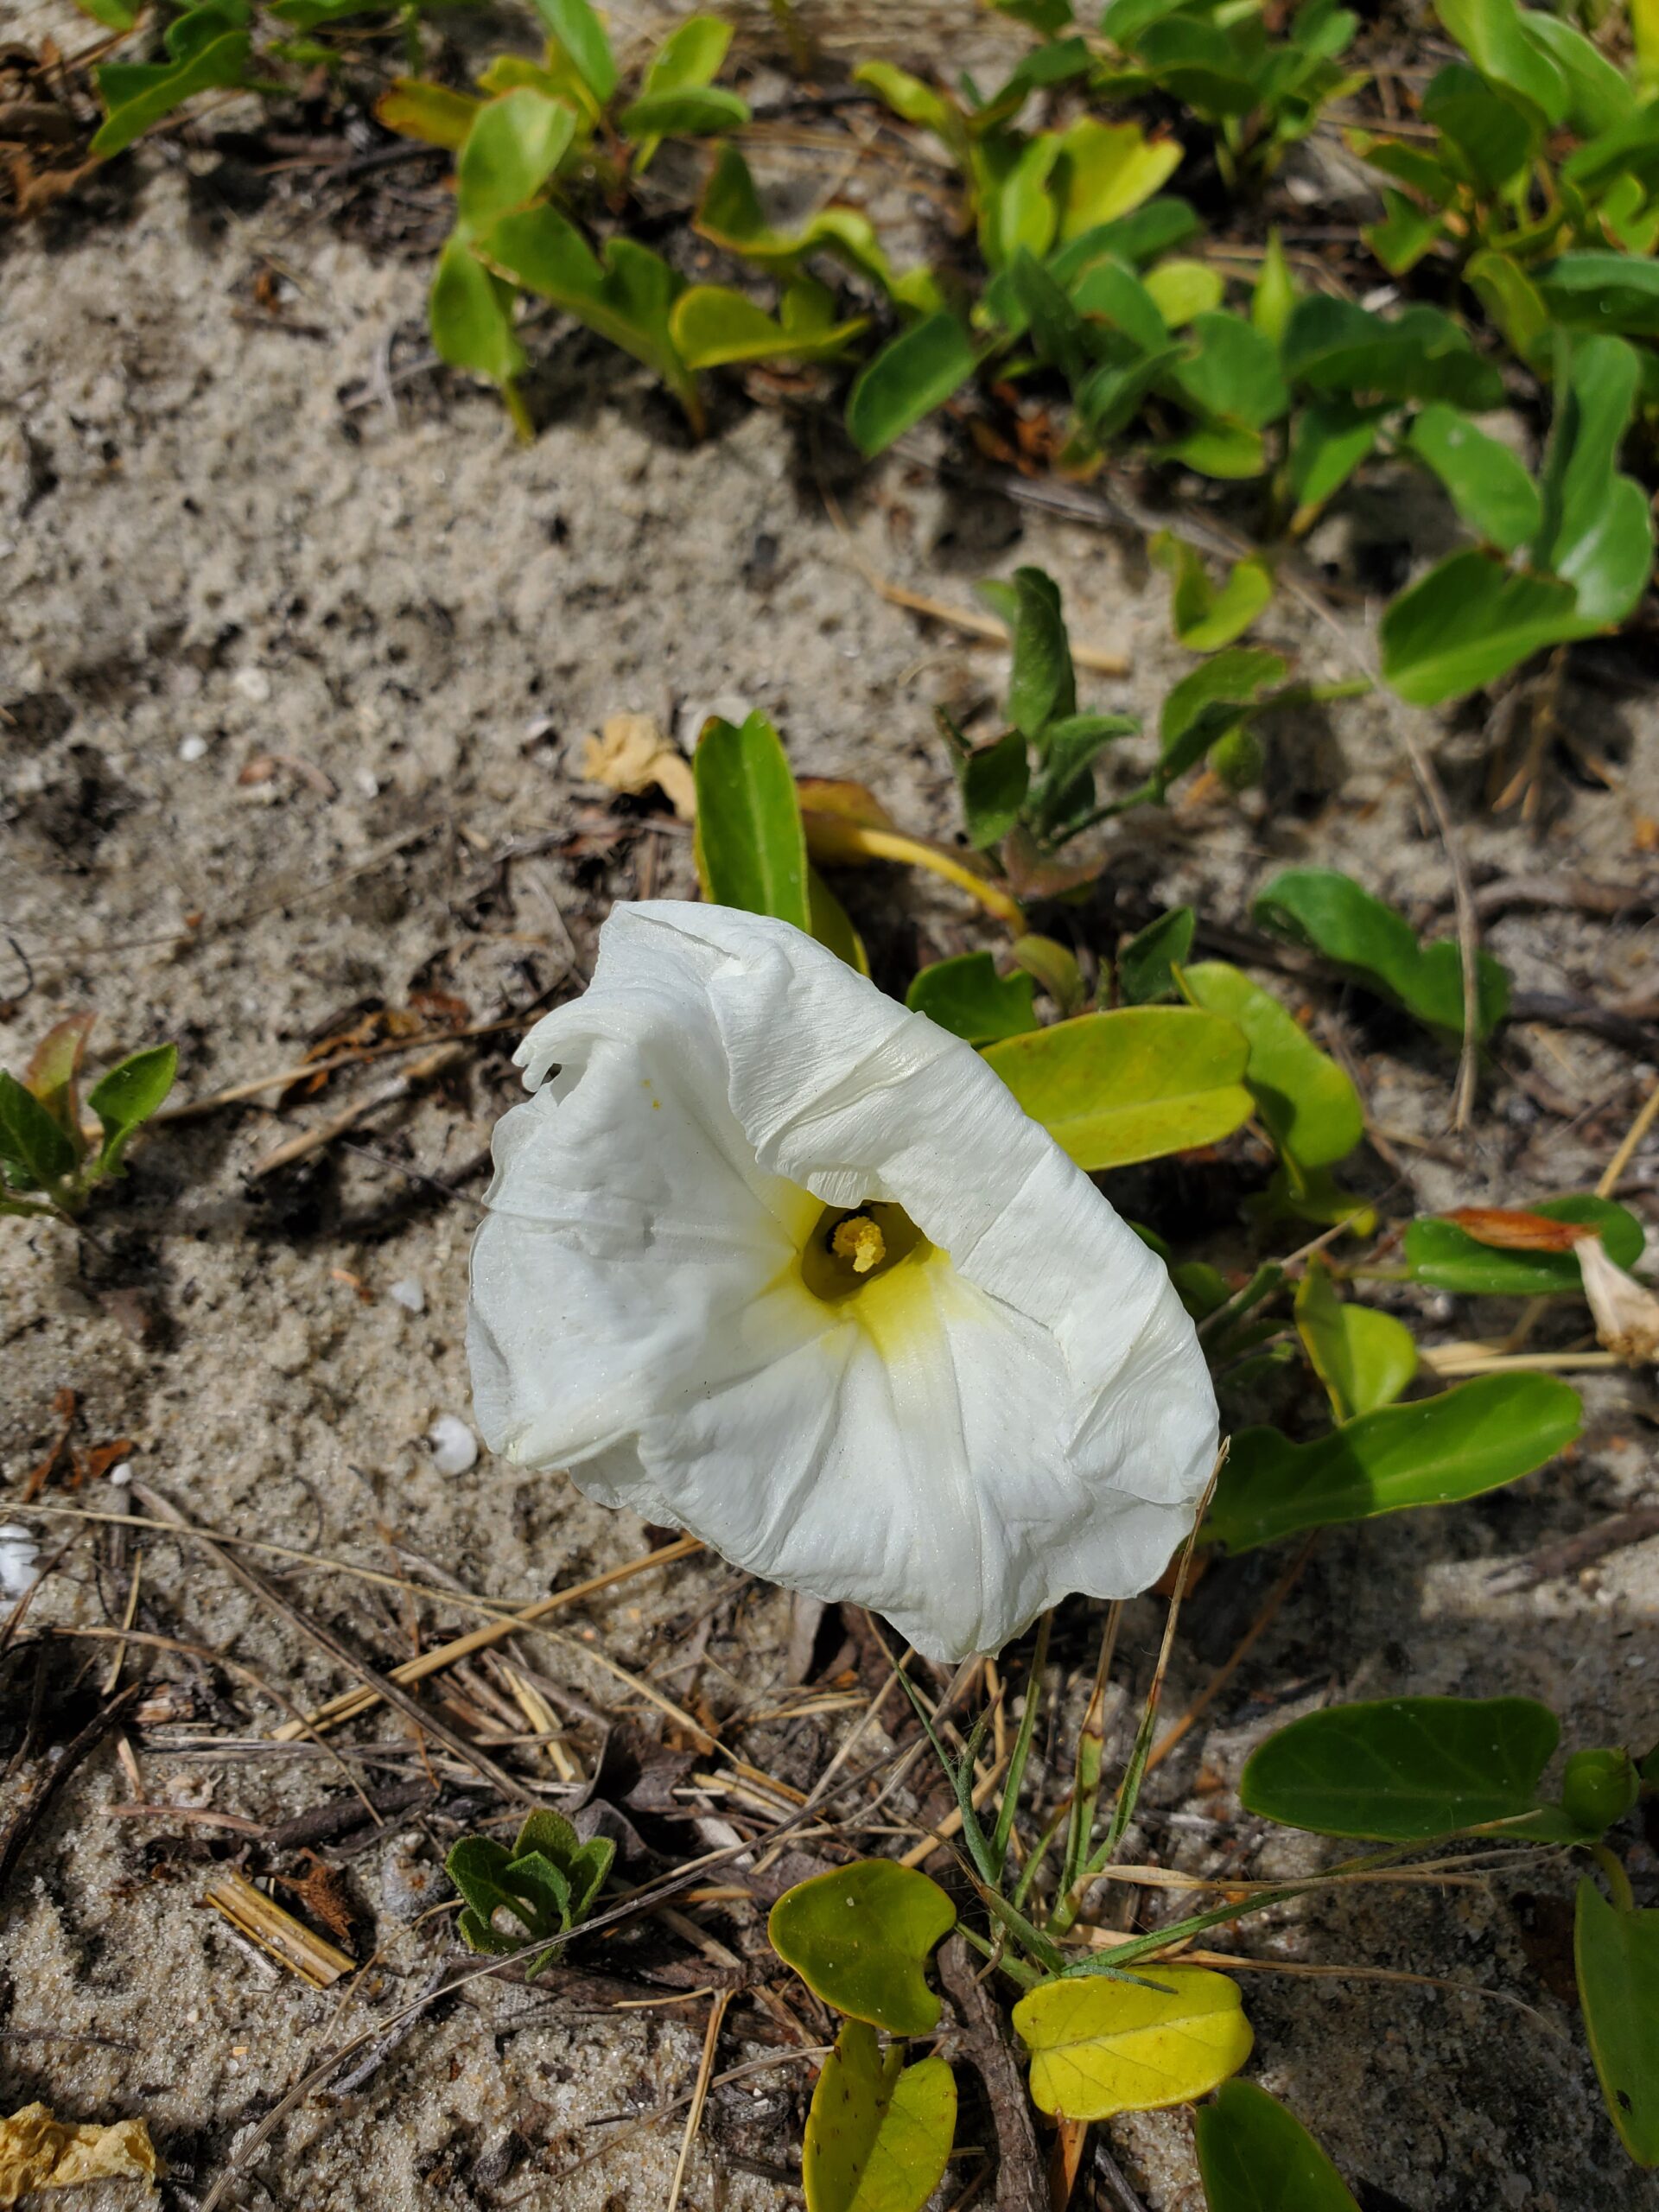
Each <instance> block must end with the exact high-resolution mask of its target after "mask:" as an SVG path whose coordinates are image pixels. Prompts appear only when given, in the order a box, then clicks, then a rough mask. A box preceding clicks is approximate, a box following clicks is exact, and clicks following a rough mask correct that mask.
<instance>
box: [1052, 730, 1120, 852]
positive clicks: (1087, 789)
mask: <svg viewBox="0 0 1659 2212" xmlns="http://www.w3.org/2000/svg"><path fill="white" fill-rule="evenodd" d="M1140 727H1141V725H1140V722H1139V721H1138V720H1137V719H1136V718H1135V715H1065V717H1064V718H1063V719H1062V720H1061V721H1056V722H1050V724H1049V725H1048V727H1047V728H1046V730H1045V731H1044V732H1043V738H1042V752H1043V755H1044V762H1045V765H1044V770H1043V774H1042V776H1041V778H1040V779H1039V782H1038V785H1037V787H1036V789H1035V791H1034V792H1033V800H1032V807H1031V823H1032V827H1033V829H1035V830H1036V832H1037V834H1038V836H1039V837H1049V838H1054V839H1060V838H1065V837H1069V836H1074V835H1075V834H1076V832H1077V829H1080V828H1081V827H1082V826H1083V824H1084V822H1085V821H1086V820H1087V819H1088V818H1089V817H1091V816H1092V815H1093V813H1094V811H1095V798H1096V792H1095V774H1094V768H1095V763H1096V760H1098V759H1099V758H1100V755H1101V754H1102V753H1103V752H1104V751H1105V750H1106V747H1108V746H1109V745H1110V744H1111V743H1112V742H1113V741H1115V740H1116V739H1117V738H1120V737H1128V736H1132V735H1133V734H1135V732H1136V731H1137V730H1138V729H1139V728H1140Z"/></svg>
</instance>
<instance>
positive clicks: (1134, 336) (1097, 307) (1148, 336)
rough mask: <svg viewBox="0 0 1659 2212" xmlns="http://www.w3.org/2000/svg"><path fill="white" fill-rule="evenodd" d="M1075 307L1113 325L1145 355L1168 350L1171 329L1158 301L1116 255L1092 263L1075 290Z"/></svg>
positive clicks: (1080, 312) (1080, 278) (1073, 295)
mask: <svg viewBox="0 0 1659 2212" xmlns="http://www.w3.org/2000/svg"><path fill="white" fill-rule="evenodd" d="M1071 304H1072V306H1073V307H1074V308H1076V309H1077V313H1078V314H1079V315H1090V316H1092V317H1095V318H1096V319H1097V320H1099V321H1102V322H1107V323H1109V324H1110V325H1111V326H1112V327H1113V328H1114V329H1115V330H1118V331H1121V332H1122V334H1123V336H1124V337H1125V338H1127V339H1128V341H1129V343H1130V344H1131V345H1132V346H1137V347H1138V348H1139V349H1140V350H1141V352H1142V353H1147V354H1154V353H1160V352H1162V351H1164V350H1166V348H1167V347H1168V344H1169V326H1168V324H1167V323H1166V321H1164V318H1163V314H1162V311H1161V309H1160V308H1159V305H1158V302H1156V300H1154V298H1153V296H1152V294H1151V293H1150V292H1149V291H1148V290H1147V287H1146V285H1145V283H1143V282H1142V281H1141V278H1140V277H1137V276H1136V275H1135V271H1134V270H1133V269H1131V268H1130V267H1129V265H1128V262H1126V261H1120V260H1118V259H1117V258H1116V256H1113V255H1105V256H1103V257H1101V258H1100V259H1099V260H1096V261H1094V262H1091V263H1090V265H1089V267H1088V268H1087V269H1085V270H1084V272H1083V274H1082V275H1081V276H1080V277H1078V278H1077V283H1075V284H1074V285H1073V286H1072V288H1071ZM1177 358H1179V356H1178V357H1177Z"/></svg>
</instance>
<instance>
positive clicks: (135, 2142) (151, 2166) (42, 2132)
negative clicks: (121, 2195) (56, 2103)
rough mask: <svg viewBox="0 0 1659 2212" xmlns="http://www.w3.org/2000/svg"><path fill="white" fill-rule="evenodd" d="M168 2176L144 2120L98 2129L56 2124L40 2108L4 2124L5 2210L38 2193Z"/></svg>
mask: <svg viewBox="0 0 1659 2212" xmlns="http://www.w3.org/2000/svg"><path fill="white" fill-rule="evenodd" d="M166 2171H167V2168H166V2167H165V2166H164V2165H163V2164H162V2161H161V2159H160V2158H159V2157H158V2156H157V2154H156V2147H155V2145H153V2144H152V2143H151V2141H150V2139H149V2131H148V2129H147V2128H146V2127H145V2126H144V2123H143V2120H117V2121H116V2122H115V2123H114V2125H113V2126H109V2127H97V2126H92V2125H90V2124H86V2125H81V2124H78V2123H77V2122H76V2121H74V2120H57V2119H54V2117H53V2114H52V2113H51V2111H50V2110H49V2109H48V2107H47V2106H45V2105H40V2104H35V2105H25V2106H24V2107H22V2111H21V2112H15V2113H13V2114H12V2115H11V2117H10V2120H0V2205H9V2204H17V2203H20V2202H22V2199H23V2198H24V2197H25V2196H29V2193H30V2192H31V2191H32V2190H37V2189H72V2188H74V2187H75V2186H77V2185H78V2184H79V2183H85V2182H89V2181H114V2180H125V2179H128V2178H131V2177H137V2179H139V2180H142V2181H154V2180H155V2179H156V2177H158V2176H160V2175H162V2174H164V2173H165V2172H166Z"/></svg>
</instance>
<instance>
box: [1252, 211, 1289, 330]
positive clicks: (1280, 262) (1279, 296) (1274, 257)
mask: <svg viewBox="0 0 1659 2212" xmlns="http://www.w3.org/2000/svg"><path fill="white" fill-rule="evenodd" d="M1300 296H1301V295H1300V291H1299V289H1298V287H1297V283H1296V279H1295V277H1294V276H1293V275H1292V274H1291V268H1290V259H1289V257H1288V256H1287V253H1286V251H1285V246H1284V240H1283V239H1282V238H1281V237H1280V235H1279V232H1278V229H1277V227H1276V226H1274V228H1272V229H1270V230H1269V231H1268V250H1267V251H1266V252H1265V253H1264V254H1263V255H1262V270H1261V274H1260V275H1259V276H1258V277H1257V278H1256V280H1255V289H1254V291H1252V293H1251V294H1250V321H1252V322H1253V323H1254V324H1255V327H1256V328H1257V329H1258V330H1259V331H1260V332H1261V333H1262V336H1263V337H1264V338H1266V339H1268V340H1271V341H1272V343H1273V344H1274V346H1277V345H1278V344H1279V343H1280V342H1281V340H1282V339H1283V337H1284V334H1285V331H1286V329H1287V326H1288V324H1289V322H1290V317H1291V311H1292V309H1293V308H1294V307H1295V305H1296V302H1297V301H1298V299H1299V298H1300Z"/></svg>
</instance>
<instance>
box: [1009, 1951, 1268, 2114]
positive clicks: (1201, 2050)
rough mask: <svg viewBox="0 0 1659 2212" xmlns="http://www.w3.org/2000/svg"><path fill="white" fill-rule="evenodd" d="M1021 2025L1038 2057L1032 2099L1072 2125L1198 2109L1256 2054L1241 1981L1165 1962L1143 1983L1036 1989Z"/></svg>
mask: <svg viewBox="0 0 1659 2212" xmlns="http://www.w3.org/2000/svg"><path fill="white" fill-rule="evenodd" d="M1154 1982H1155V1983H1156V1984H1157V1985H1158V1986H1155V1987H1154V1986H1152V1984H1153V1983H1154ZM1014 2029H1015V2031H1016V2032H1017V2033H1018V2035H1019V2037H1020V2041H1021V2042H1022V2043H1023V2044H1025V2046H1026V2048H1027V2050H1029V2052H1030V2053H1031V2099H1032V2102H1033V2104H1034V2105H1035V2106H1036V2107H1037V2108H1038V2110H1039V2112H1046V2113H1064V2114H1065V2118H1066V2119H1067V2120H1109V2119H1110V2118H1111V2116H1112V2115H1113V2114H1114V2113H1120V2112H1157V2111H1160V2110H1161V2109H1162V2108H1163V2107H1166V2106H1167V2105H1185V2104H1192V2103H1195V2102H1196V2101H1197V2100H1198V2098H1199V2097H1201V2096H1204V2095H1205V2094H1207V2093H1208V2092H1209V2091H1210V2090H1211V2089H1213V2088H1216V2087H1217V2084H1218V2083H1220V2082H1224V2081H1225V2080H1226V2078H1227V2076H1228V2075H1230V2074H1234V2073H1236V2072H1237V2070H1238V2069H1239V2068H1240V2067H1241V2066H1242V2065H1243V2063H1244V2061H1245V2060H1246V2059H1247V2058H1248V2057H1249V2055H1250V2026H1249V2021H1248V2020H1247V2019H1246V2018H1244V2013H1243V2007H1242V2005H1241V2004H1240V2001H1239V1993H1238V1984H1237V1983H1236V1981H1232V1980H1229V1979H1228V1977H1227V1976H1226V1975H1225V1974H1212V1973H1211V1971H1210V1970H1209V1969H1208V1968H1207V1967H1179V1966H1166V1965H1165V1964H1164V1963H1163V1961H1161V1960H1160V1961H1158V1962H1157V1964H1156V1965H1155V1966H1154V1967H1152V1968H1151V1970H1150V1973H1149V1974H1148V1977H1147V1982H1146V1983H1141V1982H1138V1981H1127V1980H1103V1979H1101V1978H1099V1977H1097V1976H1094V1975H1090V1976H1088V1977H1085V1978H1080V1979H1077V1980H1071V1979H1066V1980H1058V1981H1045V1982H1039V1984H1038V1986H1037V1987H1036V1988H1035V1989H1032V1990H1027V1993H1026V1994H1025V1995H1024V1996H1023V1997H1022V1998H1021V1999H1020V2002H1019V2003H1018V2004H1017V2005H1015V2006H1014Z"/></svg>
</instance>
